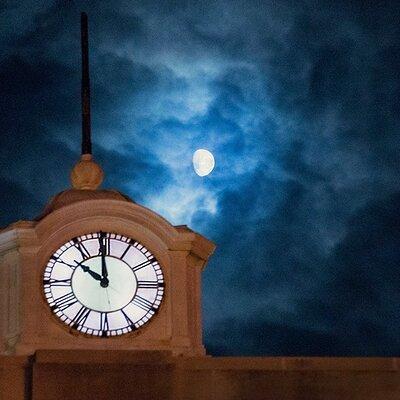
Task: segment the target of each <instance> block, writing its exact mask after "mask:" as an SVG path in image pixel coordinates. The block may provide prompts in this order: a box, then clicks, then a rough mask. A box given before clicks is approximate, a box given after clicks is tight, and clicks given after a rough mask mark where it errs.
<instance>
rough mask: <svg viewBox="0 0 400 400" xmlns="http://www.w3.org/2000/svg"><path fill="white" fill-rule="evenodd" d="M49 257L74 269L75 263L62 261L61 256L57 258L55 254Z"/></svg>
mask: <svg viewBox="0 0 400 400" xmlns="http://www.w3.org/2000/svg"><path fill="white" fill-rule="evenodd" d="M51 259H52V260H54V261H55V262H56V263H60V264H64V265H66V266H67V267H70V268H71V269H72V270H74V269H75V268H76V267H77V265H72V264H69V263H67V262H65V261H63V260H62V259H61V258H57V257H55V256H52V257H51Z"/></svg>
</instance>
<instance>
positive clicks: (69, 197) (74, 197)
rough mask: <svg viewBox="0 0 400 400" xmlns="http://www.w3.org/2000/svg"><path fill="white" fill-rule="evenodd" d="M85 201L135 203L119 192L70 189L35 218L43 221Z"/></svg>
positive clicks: (54, 199)
mask: <svg viewBox="0 0 400 400" xmlns="http://www.w3.org/2000/svg"><path fill="white" fill-rule="evenodd" d="M85 200H121V201H126V202H130V203H134V201H133V200H132V199H130V198H129V197H128V196H126V195H125V194H123V193H121V192H119V191H118V190H106V189H98V190H79V189H68V190H64V191H62V192H60V193H58V194H57V195H55V196H54V197H52V198H51V200H50V201H49V203H47V205H46V207H45V208H44V210H43V212H42V213H41V214H40V215H39V216H38V217H37V218H35V220H36V221H38V220H41V219H42V218H44V217H45V216H46V215H48V214H50V213H51V212H53V211H55V210H58V209H60V208H62V207H65V206H67V205H69V204H73V203H78V202H80V201H85Z"/></svg>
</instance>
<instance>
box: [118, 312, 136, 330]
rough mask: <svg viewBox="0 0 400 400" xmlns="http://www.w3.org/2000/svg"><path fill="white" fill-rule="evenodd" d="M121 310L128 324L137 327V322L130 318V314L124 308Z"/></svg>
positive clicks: (133, 327)
mask: <svg viewBox="0 0 400 400" xmlns="http://www.w3.org/2000/svg"><path fill="white" fill-rule="evenodd" d="M121 312H122V314H123V316H124V318H125V321H126V323H127V324H128V326H130V327H131V328H132V329H136V327H135V323H134V322H133V321H132V320H131V319H130V318H129V316H128V315H127V314H126V312H125V311H124V310H121Z"/></svg>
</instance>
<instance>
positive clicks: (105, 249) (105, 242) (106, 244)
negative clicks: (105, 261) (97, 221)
mask: <svg viewBox="0 0 400 400" xmlns="http://www.w3.org/2000/svg"><path fill="white" fill-rule="evenodd" d="M110 242H111V240H110V238H109V237H107V234H106V233H104V232H100V233H99V254H103V253H104V254H105V255H106V256H107V255H110V253H111V243H110Z"/></svg>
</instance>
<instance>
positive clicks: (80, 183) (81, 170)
mask: <svg viewBox="0 0 400 400" xmlns="http://www.w3.org/2000/svg"><path fill="white" fill-rule="evenodd" d="M81 46H82V92H81V95H82V155H81V159H80V160H79V161H78V162H77V163H76V164H75V166H74V168H72V171H71V183H72V186H73V188H74V189H78V190H96V189H97V188H98V187H99V186H100V184H101V182H102V181H103V177H104V173H103V170H102V169H101V167H100V165H98V164H97V163H96V162H95V161H94V160H93V157H92V141H91V138H90V82H89V46H88V18H87V15H86V13H84V12H83V13H81Z"/></svg>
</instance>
